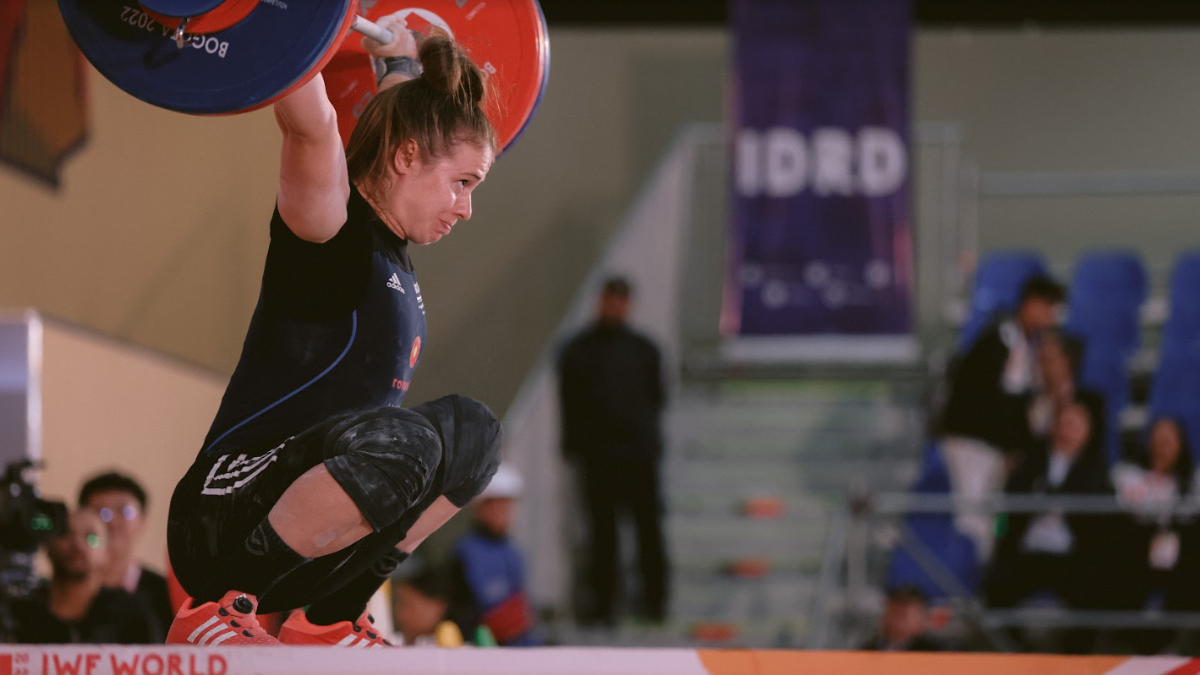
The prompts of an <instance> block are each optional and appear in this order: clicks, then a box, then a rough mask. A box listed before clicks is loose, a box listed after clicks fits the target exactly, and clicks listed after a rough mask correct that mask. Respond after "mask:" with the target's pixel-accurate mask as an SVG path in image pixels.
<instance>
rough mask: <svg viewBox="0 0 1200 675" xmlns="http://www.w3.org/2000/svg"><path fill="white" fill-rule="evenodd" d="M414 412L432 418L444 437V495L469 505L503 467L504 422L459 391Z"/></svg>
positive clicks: (456, 504)
mask: <svg viewBox="0 0 1200 675" xmlns="http://www.w3.org/2000/svg"><path fill="white" fill-rule="evenodd" d="M413 412H416V413H419V414H420V415H422V416H423V417H425V418H426V419H427V420H429V422H430V423H431V424H432V425H433V426H434V428H435V429H437V432H438V435H439V436H440V437H441V439H442V446H443V448H444V459H443V462H444V463H445V469H444V471H445V474H444V478H443V481H442V485H443V487H442V494H443V495H445V496H446V498H447V499H449V500H450V501H451V502H452V503H453V504H454V505H455V506H458V507H462V506H466V505H467V502H469V501H471V500H472V499H474V498H475V497H476V496H477V495H478V494H479V493H480V492H483V489H484V488H485V487H487V485H488V483H490V482H491V480H492V476H493V475H495V473H496V469H497V468H498V467H499V466H500V448H501V445H502V444H503V434H502V432H501V428H500V421H499V420H497V419H496V415H495V414H494V413H492V411H491V410H490V409H489V408H488V407H487V406H486V405H484V404H483V403H481V402H479V401H477V400H475V399H473V398H468V397H466V396H458V395H457V394H455V395H451V396H444V397H442V398H439V399H437V400H434V401H430V402H428V403H422V404H421V405H419V406H416V407H415V408H413Z"/></svg>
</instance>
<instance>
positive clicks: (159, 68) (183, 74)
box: [58, 0, 357, 115]
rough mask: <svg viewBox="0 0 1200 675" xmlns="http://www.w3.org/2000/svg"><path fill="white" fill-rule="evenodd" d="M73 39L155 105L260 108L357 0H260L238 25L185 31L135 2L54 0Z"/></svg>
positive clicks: (328, 38)
mask: <svg viewBox="0 0 1200 675" xmlns="http://www.w3.org/2000/svg"><path fill="white" fill-rule="evenodd" d="M58 5H59V8H60V9H61V11H62V15H63V19H65V21H66V23H67V27H68V28H69V29H70V31H71V35H72V37H74V38H75V42H76V43H78V44H79V48H80V49H81V50H82V51H83V53H84V55H85V56H86V57H87V58H88V60H89V61H91V62H92V65H94V66H95V67H96V69H97V70H99V71H100V73H101V74H102V75H104V77H106V78H108V79H109V80H110V81H112V82H113V84H115V85H117V86H118V87H120V88H121V89H123V90H125V91H126V92H128V93H129V94H131V95H133V96H136V97H137V98H139V99H141V100H143V101H146V102H147V103H151V104H153V105H156V106H160V107H163V108H167V109H169V110H176V111H179V112H185V113H192V114H197V115H220V114H228V113H235V112H242V111H246V110H253V109H254V108H258V107H262V106H263V105H266V104H268V103H270V102H272V101H273V100H274V99H275V98H276V97H278V96H279V95H281V94H282V93H283V92H285V91H287V90H288V89H289V88H291V87H292V86H293V85H295V84H296V83H298V82H300V81H301V79H302V78H305V77H306V76H309V75H312V74H314V73H315V72H317V71H318V70H319V68H320V66H322V65H323V64H324V63H325V60H326V57H327V56H330V55H332V54H333V52H334V51H335V50H336V48H337V46H338V44H340V42H341V40H342V39H343V38H344V37H345V34H346V27H347V25H348V22H349V19H350V17H351V16H352V15H353V12H354V11H355V10H356V9H357V2H356V0H263V1H262V2H260V3H259V4H258V6H257V7H256V8H255V9H254V11H253V12H251V13H250V15H249V16H247V17H246V18H245V19H243V20H242V21H240V22H238V23H237V24H235V25H233V26H231V27H229V28H227V29H225V30H222V31H218V32H215V33H211V34H208V35H197V36H194V37H190V38H189V40H188V41H187V42H186V43H185V44H184V46H183V48H182V49H180V48H179V47H177V46H176V44H175V40H174V37H173V31H172V30H170V29H169V28H166V27H165V26H163V25H161V24H159V23H158V22H157V21H155V20H154V19H153V18H151V17H150V16H149V15H147V14H146V13H145V12H144V11H143V10H142V9H141V7H140V6H139V5H138V3H137V2H136V1H134V0H58Z"/></svg>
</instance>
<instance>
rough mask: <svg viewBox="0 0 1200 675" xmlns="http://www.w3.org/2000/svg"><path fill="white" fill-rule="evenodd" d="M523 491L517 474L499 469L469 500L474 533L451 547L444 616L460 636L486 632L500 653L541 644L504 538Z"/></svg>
mask: <svg viewBox="0 0 1200 675" xmlns="http://www.w3.org/2000/svg"><path fill="white" fill-rule="evenodd" d="M522 488H523V481H522V480H521V474H519V473H517V470H516V469H515V468H513V466H512V465H510V464H501V465H500V468H499V469H498V470H497V471H496V475H495V476H493V477H492V482H491V483H490V484H489V485H488V486H487V488H486V489H484V491H483V492H482V493H481V494H480V495H479V496H478V497H476V498H475V501H474V516H475V529H474V531H472V532H471V533H469V534H467V535H466V536H464V537H463V538H462V539H460V540H459V541H458V544H457V545H456V546H455V547H454V562H453V567H452V569H453V573H452V576H451V579H452V581H453V584H454V590H453V594H452V606H451V608H450V616H451V617H452V618H453V619H454V621H455V623H457V624H458V625H459V627H460V628H461V629H462V632H463V633H464V634H466V635H474V634H475V629H476V628H477V627H479V626H481V625H482V626H487V628H488V630H489V631H491V633H492V636H493V637H494V638H495V640H496V642H498V643H499V644H500V645H502V646H505V647H533V646H537V645H539V644H541V640H539V639H538V637H537V635H536V634H535V633H534V618H533V609H532V608H531V607H530V606H529V598H528V596H527V595H526V594H525V562H524V560H523V558H522V556H521V552H520V551H518V550H517V547H516V546H515V545H513V543H512V541H511V540H510V539H509V538H508V531H509V525H510V523H511V522H512V512H513V505H514V503H515V501H516V499H517V498H518V497H519V496H520V494H521V490H522Z"/></svg>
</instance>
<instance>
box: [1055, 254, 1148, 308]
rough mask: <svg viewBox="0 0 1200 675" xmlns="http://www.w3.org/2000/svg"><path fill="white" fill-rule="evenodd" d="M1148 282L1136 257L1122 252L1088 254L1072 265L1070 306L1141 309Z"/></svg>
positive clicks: (1081, 256)
mask: <svg viewBox="0 0 1200 675" xmlns="http://www.w3.org/2000/svg"><path fill="white" fill-rule="evenodd" d="M1148 289H1149V282H1148V281H1147V277H1146V268H1145V266H1144V265H1143V264H1142V261H1141V258H1139V257H1138V254H1137V253H1134V252H1132V251H1122V250H1097V251H1088V252H1085V253H1083V254H1082V255H1080V257H1079V259H1078V260H1076V262H1075V271H1074V274H1073V275H1072V277H1071V289H1070V291H1071V294H1070V299H1071V302H1072V304H1074V303H1075V302H1076V301H1082V302H1083V304H1085V305H1091V304H1094V303H1095V302H1097V301H1100V302H1106V303H1108V304H1114V303H1116V304H1120V305H1121V306H1122V307H1130V306H1135V307H1140V306H1141V304H1142V303H1143V302H1145V300H1146V294H1147V292H1148Z"/></svg>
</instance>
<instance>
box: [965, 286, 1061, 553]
mask: <svg viewBox="0 0 1200 675" xmlns="http://www.w3.org/2000/svg"><path fill="white" fill-rule="evenodd" d="M1064 296H1065V292H1064V291H1063V288H1062V286H1060V285H1059V284H1058V283H1057V282H1055V281H1054V280H1053V279H1049V278H1047V277H1034V278H1033V279H1030V280H1029V281H1028V282H1026V284H1025V286H1024V287H1023V288H1022V290H1021V299H1020V304H1019V305H1018V306H1017V311H1016V313H1015V315H1014V316H1012V317H1011V318H1003V317H1002V318H1000V319H998V320H997V321H996V323H994V324H993V325H992V326H991V328H989V329H988V330H987V331H986V332H984V333H983V334H982V335H980V336H979V338H978V339H977V340H976V341H975V343H974V344H973V345H971V346H970V348H969V350H968V351H967V353H966V354H965V355H964V356H963V357H962V359H961V361H960V362H959V364H958V366H957V368H956V369H955V371H954V376H953V378H952V380H951V383H950V398H949V400H948V401H947V402H946V411H945V416H944V419H943V421H942V424H943V433H944V436H943V438H942V443H941V447H942V453H943V455H944V456H945V459H946V468H947V470H948V471H949V473H950V484H951V487H952V488H953V490H954V493H955V494H956V495H959V496H962V497H967V498H971V499H985V498H988V497H992V496H995V495H996V494H998V493H999V492H1000V491H1001V489H1002V488H1003V487H1004V481H1005V477H1006V474H1007V467H1008V466H1009V465H1011V464H1013V463H1014V461H1015V460H1016V458H1017V457H1018V456H1019V454H1020V453H1021V452H1022V451H1025V450H1028V449H1030V448H1031V447H1032V445H1033V443H1034V441H1033V433H1032V431H1031V430H1030V424H1029V402H1030V400H1031V397H1032V396H1033V395H1034V394H1035V393H1036V390H1037V388H1038V387H1039V385H1040V381H1041V376H1040V374H1039V373H1038V367H1037V364H1038V346H1039V343H1040V339H1041V334H1042V333H1043V332H1044V331H1046V330H1047V329H1049V328H1051V327H1053V326H1054V325H1055V323H1057V320H1058V309H1059V306H1060V305H1061V304H1062V301H1063V298H1064ZM955 524H956V525H957V526H958V529H959V530H960V531H961V532H962V533H963V534H966V535H967V536H969V537H971V538H972V539H973V540H974V541H975V544H976V547H977V549H978V552H979V556H980V559H981V560H985V561H986V560H987V559H988V558H989V557H990V556H991V551H992V544H993V533H992V514H991V513H990V512H989V511H988V510H987V509H983V508H966V509H963V510H961V511H960V512H959V513H958V514H957V515H956V517H955Z"/></svg>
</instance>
